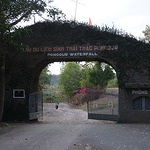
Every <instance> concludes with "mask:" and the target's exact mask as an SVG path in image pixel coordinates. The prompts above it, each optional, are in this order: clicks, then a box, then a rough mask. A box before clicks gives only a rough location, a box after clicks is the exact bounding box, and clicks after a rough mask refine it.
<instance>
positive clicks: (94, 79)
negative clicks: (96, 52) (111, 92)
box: [88, 62, 115, 88]
mask: <svg viewBox="0 0 150 150" xmlns="http://www.w3.org/2000/svg"><path fill="white" fill-rule="evenodd" d="M114 77H115V74H114V73H113V71H112V68H110V66H109V65H105V67H104V68H102V65H101V63H99V62H95V65H94V66H93V68H91V69H90V71H89V76H88V80H89V83H90V85H91V87H92V88H106V86H107V84H108V81H109V80H111V79H113V78H114Z"/></svg>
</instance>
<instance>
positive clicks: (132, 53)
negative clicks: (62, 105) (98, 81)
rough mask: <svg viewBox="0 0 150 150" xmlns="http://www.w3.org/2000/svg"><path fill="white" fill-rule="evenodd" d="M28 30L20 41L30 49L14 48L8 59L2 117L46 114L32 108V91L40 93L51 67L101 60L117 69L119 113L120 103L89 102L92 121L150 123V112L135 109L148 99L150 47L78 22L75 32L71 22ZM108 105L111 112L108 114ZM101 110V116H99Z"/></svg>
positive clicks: (50, 23) (32, 117) (34, 116)
mask: <svg viewBox="0 0 150 150" xmlns="http://www.w3.org/2000/svg"><path fill="white" fill-rule="evenodd" d="M28 29H29V30H28V31H31V32H27V33H28V34H27V35H24V36H22V37H21V39H20V43H21V45H22V44H24V45H26V46H27V49H25V50H24V51H23V52H22V51H20V52H18V51H17V50H16V49H15V48H14V47H10V48H9V49H10V52H9V53H7V55H6V63H5V68H6V70H5V77H6V92H5V93H6V94H5V110H4V115H5V116H7V118H10V116H11V115H12V114H13V115H14V119H16V116H17V115H18V114H21V112H22V116H21V117H22V119H28V118H29V116H30V119H34V118H37V117H38V116H39V114H40V115H41V114H42V113H39V112H41V110H42V108H41V107H40V108H39V105H37V107H36V106H34V105H35V104H37V103H38V102H36V100H35V99H34V98H33V97H34V96H33V95H32V94H31V93H33V92H35V91H38V82H39V75H40V73H41V71H42V69H43V68H45V67H46V66H47V65H48V64H49V63H53V62H62V61H65V62H67V61H99V62H104V63H107V64H109V65H111V66H112V67H113V68H114V70H115V71H116V75H117V79H118V87H119V96H118V98H119V100H118V101H119V107H118V108H119V111H117V112H119V114H116V113H115V112H116V111H115V108H114V106H115V105H116V104H114V103H113V104H112V102H111V101H109V100H106V104H101V103H100V102H98V101H96V100H95V101H90V102H89V118H102V119H108V118H110V119H111V120H117V119H118V122H150V117H149V116H150V111H147V110H145V109H142V110H139V109H138V110H135V109H134V108H135V107H133V106H134V105H136V104H137V103H138V102H139V100H138V99H139V98H140V97H147V98H150V76H149V73H150V69H149V68H150V67H149V64H150V59H148V58H150V44H146V43H144V42H142V41H139V40H137V39H135V38H134V37H133V36H131V35H128V34H126V33H122V31H118V30H117V29H114V28H109V27H107V26H106V27H102V28H100V27H94V26H93V27H91V26H90V27H89V26H87V25H85V24H77V26H76V27H74V28H72V26H70V22H43V23H41V22H40V23H36V24H34V25H31V26H30V27H28ZM13 89H22V90H23V91H24V93H25V95H24V97H23V98H14V97H13V96H12V91H13ZM30 94H31V95H30ZM101 96H102V95H101ZM29 97H30V100H29ZM101 98H102V97H101ZM147 98H146V99H145V100H140V101H142V102H143V103H142V106H145V107H146V109H147V107H149V102H147ZM135 100H136V101H135ZM95 103H96V104H95ZM28 105H29V106H28ZM95 105H96V106H95ZM41 106H42V104H41ZM104 106H105V107H106V106H107V107H108V108H109V111H107V113H106V112H105V111H106V108H105V107H104ZM103 107H104V108H103ZM26 108H30V109H29V110H26ZM96 108H97V110H96ZM102 108H103V109H102ZM100 110H101V112H103V114H101V115H99V114H100V112H99V111H100ZM27 112H29V114H26V113H27ZM108 112H109V113H108ZM95 114H96V115H95ZM97 114H98V115H97ZM115 115H117V116H115ZM7 118H6V119H7ZM114 118H115V119H114Z"/></svg>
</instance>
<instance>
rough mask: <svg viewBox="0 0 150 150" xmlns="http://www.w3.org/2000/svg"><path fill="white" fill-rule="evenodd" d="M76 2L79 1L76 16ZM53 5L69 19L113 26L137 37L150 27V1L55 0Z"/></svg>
mask: <svg viewBox="0 0 150 150" xmlns="http://www.w3.org/2000/svg"><path fill="white" fill-rule="evenodd" d="M76 1H78V5H77V12H76V15H75V8H76ZM53 5H54V6H56V7H58V8H59V9H60V10H62V11H63V12H64V13H65V14H66V16H67V19H72V20H73V19H74V17H76V20H77V21H80V22H88V20H89V17H90V18H91V20H92V23H93V25H99V26H102V25H105V24H106V25H108V26H110V27H112V26H113V25H114V26H115V27H116V28H118V29H123V30H125V31H126V32H128V33H131V34H132V35H134V36H136V37H141V36H143V34H142V31H143V30H145V27H146V25H150V0H54V2H53Z"/></svg>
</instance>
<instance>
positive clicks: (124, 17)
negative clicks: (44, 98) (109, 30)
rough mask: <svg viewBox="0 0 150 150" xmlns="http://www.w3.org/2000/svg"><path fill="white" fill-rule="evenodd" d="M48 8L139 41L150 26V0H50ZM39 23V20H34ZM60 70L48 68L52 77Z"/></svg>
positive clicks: (52, 65)
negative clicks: (51, 0)
mask: <svg viewBox="0 0 150 150" xmlns="http://www.w3.org/2000/svg"><path fill="white" fill-rule="evenodd" d="M76 2H77V5H76ZM50 5H52V6H55V7H56V8H59V9H60V10H62V12H63V13H64V14H65V15H66V19H67V20H74V19H75V20H76V21H78V22H84V23H87V24H88V22H89V18H90V19H91V21H92V24H93V25H97V26H104V25H107V26H109V27H113V26H115V27H116V28H117V29H120V30H123V31H125V32H127V33H129V34H132V35H133V36H135V37H136V38H139V37H140V38H142V37H143V36H144V35H143V33H142V31H144V30H145V28H146V25H150V8H149V7H150V0H53V2H52V3H50ZM76 6H77V7H76ZM75 12H76V13H75ZM39 20H42V18H41V19H40V18H39V17H37V18H35V21H36V22H38V21H39ZM33 23H34V21H33V20H31V21H30V24H33ZM24 25H29V23H27V24H26V23H24ZM60 67H61V63H55V64H51V66H50V71H51V73H52V74H59V73H60Z"/></svg>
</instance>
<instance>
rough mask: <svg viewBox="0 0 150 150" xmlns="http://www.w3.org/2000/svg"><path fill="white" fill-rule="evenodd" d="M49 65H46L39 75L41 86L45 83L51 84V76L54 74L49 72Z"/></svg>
mask: <svg viewBox="0 0 150 150" xmlns="http://www.w3.org/2000/svg"><path fill="white" fill-rule="evenodd" d="M48 72H49V71H48V66H47V67H45V68H44V69H43V70H42V72H41V74H40V77H39V85H40V86H44V85H45V84H48V85H50V81H51V78H52V75H51V74H49V73H48Z"/></svg>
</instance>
